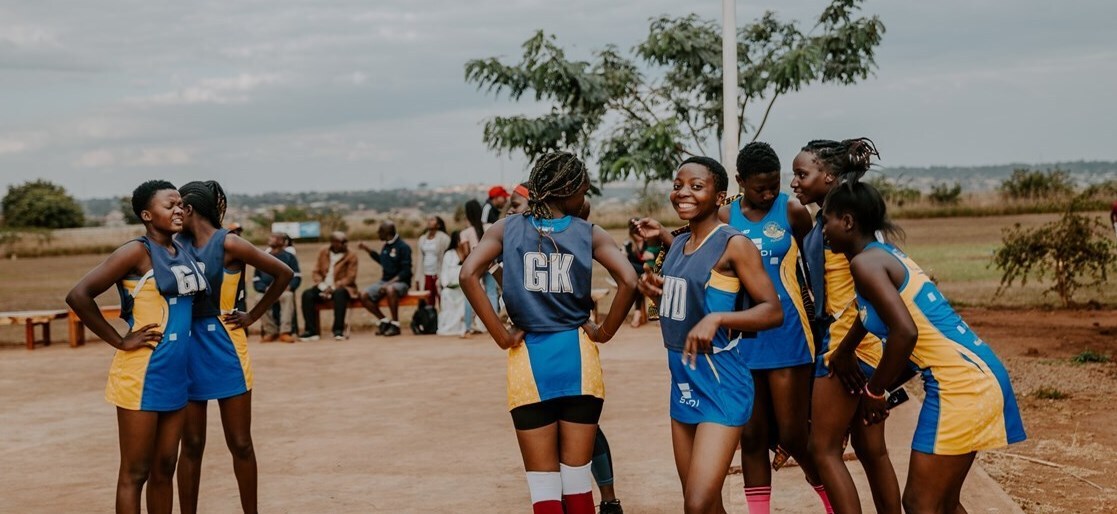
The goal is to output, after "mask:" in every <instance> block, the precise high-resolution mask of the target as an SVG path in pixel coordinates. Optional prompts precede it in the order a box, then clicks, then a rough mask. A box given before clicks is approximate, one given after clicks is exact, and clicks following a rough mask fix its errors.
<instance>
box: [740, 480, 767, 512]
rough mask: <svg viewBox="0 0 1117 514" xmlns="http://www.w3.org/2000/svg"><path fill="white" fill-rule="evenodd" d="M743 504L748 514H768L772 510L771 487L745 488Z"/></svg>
mask: <svg viewBox="0 0 1117 514" xmlns="http://www.w3.org/2000/svg"><path fill="white" fill-rule="evenodd" d="M745 503H747V504H748V506H749V514H768V511H769V509H771V508H772V486H767V485H766V486H759V487H746V488H745Z"/></svg>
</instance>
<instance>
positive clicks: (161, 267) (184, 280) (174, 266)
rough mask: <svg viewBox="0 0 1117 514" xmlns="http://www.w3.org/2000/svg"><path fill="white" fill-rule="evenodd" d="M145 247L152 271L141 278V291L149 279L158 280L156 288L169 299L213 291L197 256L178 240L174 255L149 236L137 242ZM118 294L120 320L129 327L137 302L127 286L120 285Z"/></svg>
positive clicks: (173, 241) (142, 237)
mask: <svg viewBox="0 0 1117 514" xmlns="http://www.w3.org/2000/svg"><path fill="white" fill-rule="evenodd" d="M135 240H136V241H139V242H140V243H141V244H143V245H144V248H145V249H147V254H148V255H149V256H150V257H151V271H148V272H147V274H145V275H144V276H143V277H141V278H140V281H139V284H138V285H137V286H136V289H137V290H138V289H139V288H140V287H142V286H143V282H144V281H145V280H149V279H150V280H155V287H156V289H158V290H159V294H161V295H162V296H163V297H165V298H176V297H180V296H193V295H199V294H205V293H206V291H207V290H208V289H209V284H208V283H207V282H206V279H205V276H204V275H203V274H202V273H201V270H199V269H198V265H197V263H196V262H195V261H194V257H193V256H192V255H190V253H189V252H188V251H186V249H185V248H184V245H182V244H180V243H179V242H178V241H175V240H173V239H172V240H171V244H172V245H174V248H175V253H174V255H171V253H170V252H168V251H167V249H166V248H164V247H163V246H161V245H157V244H152V243H151V241H150V240H148V238H147V236H141V237H138V238H136V239H135ZM116 288H117V292H119V293H120V317H121V319H124V320H125V321H127V322H128V323H129V324H131V323H132V310H133V308H134V307H135V301H134V299H133V296H132V294H131V293H130V292H129V291H125V290H124V283H123V282H117V283H116Z"/></svg>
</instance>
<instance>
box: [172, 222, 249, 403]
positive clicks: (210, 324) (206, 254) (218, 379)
mask: <svg viewBox="0 0 1117 514" xmlns="http://www.w3.org/2000/svg"><path fill="white" fill-rule="evenodd" d="M227 234H228V231H227V230H225V229H219V230H218V231H217V232H215V233H214V234H213V236H212V237H210V239H209V241H206V244H205V245H203V246H202V247H201V248H198V247H196V246H194V240H193V239H192V238H191V237H190V235H189V234H186V233H183V234H181V235H180V236H181V239H182V241H183V244H184V246H186V248H187V251H190V252H191V253H192V254H193V255H194V258H195V259H197V261H198V265H199V268H201V269H202V271H203V273H205V276H206V280H207V281H209V284H210V291H209V294H208V295H205V296H204V297H201V298H199V299H198V302H197V304H196V305H195V306H194V320H193V323H192V331H193V344H192V345H191V346H190V351H189V354H188V357H189V359H188V363H189V366H188V367H187V370H188V371H189V374H190V399H191V400H196V401H201V400H219V399H222V398H228V397H230V396H236V395H239V394H243V393H245V392H247V391H250V390H251V389H252V383H253V373H252V361H251V359H250V358H249V356H248V332H247V331H246V330H245V329H243V328H242V329H234V328H232V327H231V326H230V325H227V324H226V323H225V322H224V321H223V319H222V314H225V313H229V312H233V311H234V310H236V309H237V307H238V303H239V302H240V299H241V298H243V296H244V283H245V280H244V271H243V270H237V271H233V270H228V269H225V236H226V235H227Z"/></svg>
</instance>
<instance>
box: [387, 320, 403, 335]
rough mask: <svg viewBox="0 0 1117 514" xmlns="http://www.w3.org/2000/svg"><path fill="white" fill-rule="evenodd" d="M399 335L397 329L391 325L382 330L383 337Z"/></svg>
mask: <svg viewBox="0 0 1117 514" xmlns="http://www.w3.org/2000/svg"><path fill="white" fill-rule="evenodd" d="M399 334H400V331H399V327H398V326H396V325H393V324H391V323H389V324H388V327H387V328H385V329H384V335H385V336H387V337H391V336H398V335H399Z"/></svg>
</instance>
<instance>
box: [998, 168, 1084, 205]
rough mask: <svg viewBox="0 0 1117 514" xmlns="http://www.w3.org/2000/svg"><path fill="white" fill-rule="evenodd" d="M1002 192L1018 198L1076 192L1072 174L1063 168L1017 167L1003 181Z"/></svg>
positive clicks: (1064, 194)
mask: <svg viewBox="0 0 1117 514" xmlns="http://www.w3.org/2000/svg"><path fill="white" fill-rule="evenodd" d="M1000 189H1001V194H1003V195H1004V196H1005V197H1006V198H1012V199H1016V200H1043V199H1050V198H1064V197H1066V196H1069V195H1070V194H1071V193H1073V192H1074V183H1072V182H1071V179H1070V174H1069V173H1067V172H1066V171H1063V170H1058V169H1055V170H1047V171H1046V172H1043V171H1039V170H1028V169H1023V168H1021V169H1016V170H1013V171H1012V176H1010V177H1009V178H1007V179H1005V181H1004V182H1002V183H1001V187H1000Z"/></svg>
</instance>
